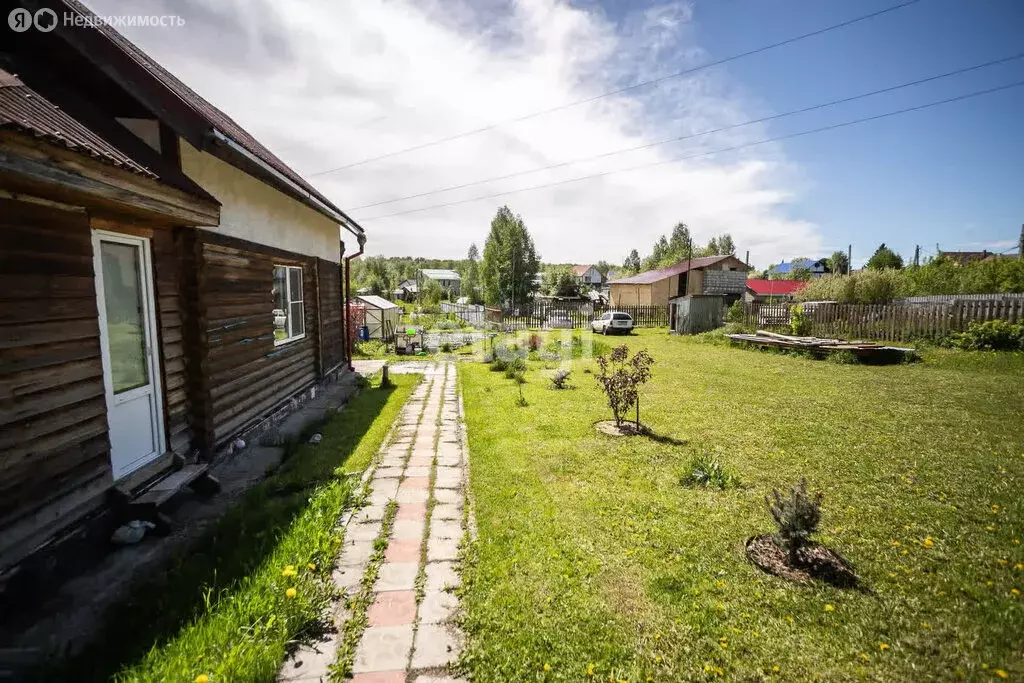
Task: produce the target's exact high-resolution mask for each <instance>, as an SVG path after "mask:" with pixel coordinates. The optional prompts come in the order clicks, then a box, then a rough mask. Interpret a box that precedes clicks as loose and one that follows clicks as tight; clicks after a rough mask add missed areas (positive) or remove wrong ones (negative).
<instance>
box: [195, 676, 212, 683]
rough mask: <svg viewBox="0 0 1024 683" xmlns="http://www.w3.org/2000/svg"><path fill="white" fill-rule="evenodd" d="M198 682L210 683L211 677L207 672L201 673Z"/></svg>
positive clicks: (197, 677)
mask: <svg viewBox="0 0 1024 683" xmlns="http://www.w3.org/2000/svg"><path fill="white" fill-rule="evenodd" d="M196 683H210V677H209V676H207V675H206V674H199V675H198V676H196Z"/></svg>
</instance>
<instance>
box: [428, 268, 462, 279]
mask: <svg viewBox="0 0 1024 683" xmlns="http://www.w3.org/2000/svg"><path fill="white" fill-rule="evenodd" d="M420 272H421V273H423V275H424V277H429V278H430V279H431V280H461V279H462V277H461V276H460V275H459V274H458V273H456V272H455V271H454V270H447V269H444V268H424V269H422V270H421V271H420Z"/></svg>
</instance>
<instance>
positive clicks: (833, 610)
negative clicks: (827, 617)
mask: <svg viewBox="0 0 1024 683" xmlns="http://www.w3.org/2000/svg"><path fill="white" fill-rule="evenodd" d="M825 611H826V612H835V611H836V608H835V607H833V606H832V605H825Z"/></svg>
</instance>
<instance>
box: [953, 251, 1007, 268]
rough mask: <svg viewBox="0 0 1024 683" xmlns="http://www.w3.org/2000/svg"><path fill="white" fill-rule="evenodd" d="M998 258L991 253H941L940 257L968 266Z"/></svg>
mask: <svg viewBox="0 0 1024 683" xmlns="http://www.w3.org/2000/svg"><path fill="white" fill-rule="evenodd" d="M993 256H996V254H994V253H993V252H991V251H987V250H986V251H940V252H939V257H940V258H944V259H946V260H949V261H952V262H953V263H957V264H959V265H961V266H966V265H967V264H968V263H977V262H978V261H984V260H986V259H988V258H991V257H993Z"/></svg>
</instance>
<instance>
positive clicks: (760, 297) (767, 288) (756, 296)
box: [743, 279, 807, 303]
mask: <svg viewBox="0 0 1024 683" xmlns="http://www.w3.org/2000/svg"><path fill="white" fill-rule="evenodd" d="M806 286H807V283H806V282H804V281H803V280H755V279H750V280H747V291H746V293H745V294H744V295H743V300H744V301H746V302H747V303H763V302H771V301H790V300H791V299H792V298H793V297H794V296H795V295H796V294H797V293H798V292H799V291H800V290H801V289H803V288H804V287H806Z"/></svg>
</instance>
